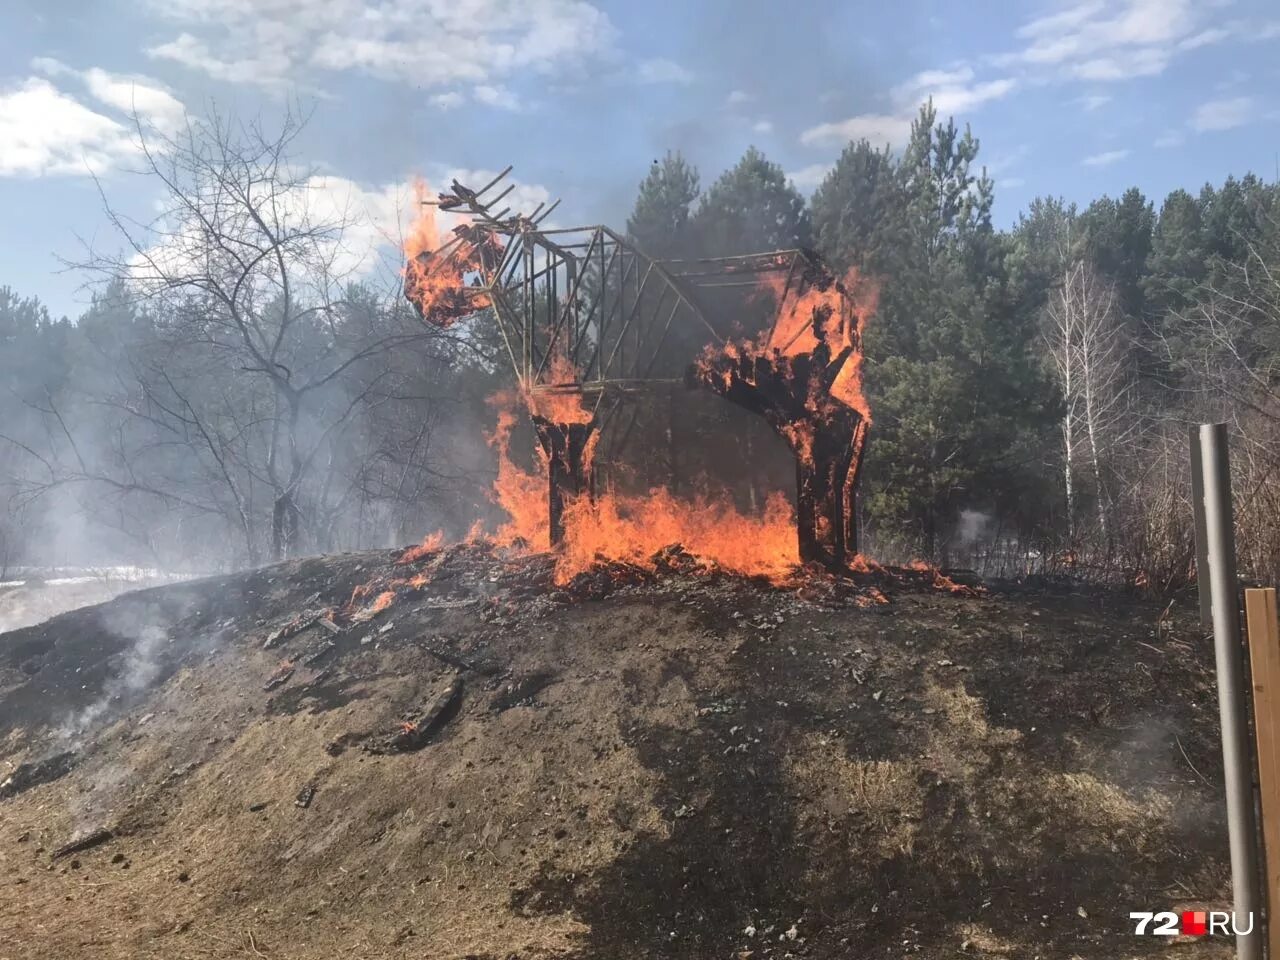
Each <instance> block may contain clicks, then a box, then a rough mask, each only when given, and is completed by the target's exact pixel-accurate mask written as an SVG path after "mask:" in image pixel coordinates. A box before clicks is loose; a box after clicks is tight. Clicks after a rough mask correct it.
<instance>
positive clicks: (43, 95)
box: [0, 77, 136, 177]
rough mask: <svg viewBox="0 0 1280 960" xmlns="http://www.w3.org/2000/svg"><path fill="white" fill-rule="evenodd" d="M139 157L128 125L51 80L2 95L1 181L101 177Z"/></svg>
mask: <svg viewBox="0 0 1280 960" xmlns="http://www.w3.org/2000/svg"><path fill="white" fill-rule="evenodd" d="M135 152H136V151H135V147H134V144H133V141H132V139H131V138H130V136H129V130H128V128H127V127H125V126H124V124H122V123H119V122H117V121H116V120H113V119H111V118H110V117H107V116H104V115H103V114H101V113H97V112H96V111H94V110H91V109H89V108H88V107H86V106H85V105H84V104H82V103H81V102H80V101H78V100H76V99H75V98H74V97H72V96H69V95H68V94H65V93H63V92H62V91H61V90H59V89H58V88H57V87H55V86H54V85H53V84H52V83H50V82H49V81H48V80H45V79H43V78H41V77H30V78H28V79H27V80H25V81H23V82H22V83H20V84H19V85H18V86H16V87H9V88H7V89H0V176H9V177H12V176H41V175H48V174H84V173H88V172H93V173H100V172H102V171H104V170H106V169H108V168H110V167H112V166H114V165H115V164H117V163H118V162H119V161H120V160H121V159H122V158H124V157H127V156H129V155H131V154H134V153H135Z"/></svg>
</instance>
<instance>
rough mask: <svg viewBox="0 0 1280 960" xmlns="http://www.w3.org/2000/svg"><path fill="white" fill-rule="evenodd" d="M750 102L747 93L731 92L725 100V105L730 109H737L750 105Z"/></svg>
mask: <svg viewBox="0 0 1280 960" xmlns="http://www.w3.org/2000/svg"><path fill="white" fill-rule="evenodd" d="M751 100H752V97H751V94H749V93H747V92H746V91H745V90H733V91H731V92H730V93H729V96H728V97H726V98H725V103H727V104H728V105H729V106H731V107H737V106H740V105H742V104H744V103H750V102H751Z"/></svg>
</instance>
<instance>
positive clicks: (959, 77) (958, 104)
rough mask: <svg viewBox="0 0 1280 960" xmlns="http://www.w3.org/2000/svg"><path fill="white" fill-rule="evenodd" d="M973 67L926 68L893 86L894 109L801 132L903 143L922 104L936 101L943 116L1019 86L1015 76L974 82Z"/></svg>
mask: <svg viewBox="0 0 1280 960" xmlns="http://www.w3.org/2000/svg"><path fill="white" fill-rule="evenodd" d="M973 78H974V73H973V69H972V68H971V67H968V66H960V67H955V68H951V69H946V70H926V71H924V72H922V73H918V74H916V75H915V76H913V77H912V78H911V79H910V80H908V81H907V82H906V83H903V84H900V85H899V86H897V87H895V88H894V90H893V101H894V104H895V107H896V112H894V113H864V114H859V115H857V116H854V117H850V118H848V119H847V120H841V121H836V122H831V123H823V124H819V125H818V126H816V127H810V128H809V129H808V130H805V131H804V132H803V133H801V134H800V142H801V143H803V144H805V145H807V146H825V145H835V144H842V143H845V142H847V141H849V140H862V139H864V138H865V139H866V140H868V141H870V142H871V143H872V144H874V145H876V146H882V145H884V144H886V143H887V144H889V145H890V146H895V147H896V146H901V145H902V144H904V143H906V141H907V138H908V136H910V134H911V123H912V121H913V120H914V119H915V117H916V114H917V111H918V110H919V108H920V105H921V104H922V103H924V102H925V101H927V100H932V101H933V106H934V109H936V110H937V111H938V114H939V115H940V116H942V117H949V116H954V115H955V114H963V113H968V112H970V111H972V110H976V109H977V108H978V107H980V106H982V105H983V104H984V103H988V102H990V101H993V100H1000V99H1002V98H1004V97H1006V96H1008V95H1009V94H1010V93H1012V92H1013V91H1014V90H1015V89H1017V86H1018V82H1017V81H1016V80H1015V79H1013V78H1011V77H1003V78H999V79H995V80H986V81H982V82H978V83H974V82H973Z"/></svg>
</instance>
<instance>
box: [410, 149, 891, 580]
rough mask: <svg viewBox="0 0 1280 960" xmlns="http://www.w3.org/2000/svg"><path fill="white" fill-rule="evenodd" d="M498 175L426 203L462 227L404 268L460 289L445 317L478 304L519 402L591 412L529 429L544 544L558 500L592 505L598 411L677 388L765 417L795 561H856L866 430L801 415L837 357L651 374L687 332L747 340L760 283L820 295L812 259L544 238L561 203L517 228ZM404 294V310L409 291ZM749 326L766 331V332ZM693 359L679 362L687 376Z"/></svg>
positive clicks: (827, 381)
mask: <svg viewBox="0 0 1280 960" xmlns="http://www.w3.org/2000/svg"><path fill="white" fill-rule="evenodd" d="M511 169H512V168H511V167H507V168H506V169H505V170H503V171H502V172H501V173H500V174H498V175H497V176H496V177H494V178H493V179H492V180H490V181H489V182H488V183H486V184H485V185H484V186H482V187H481V188H479V189H478V190H473V189H471V188H469V187H467V186H465V185H464V184H461V183H459V182H458V181H457V180H454V181H453V182H452V183H451V184H450V189H449V191H448V192H446V193H441V194H440V195H439V196H438V197H437V198H436V199H434V200H427V201H424V202H425V203H429V204H433V205H435V206H436V207H437V208H438V209H440V210H442V211H446V212H448V213H452V214H455V215H461V216H463V217H466V218H467V222H464V223H462V224H460V225H459V226H457V227H456V228H455V229H454V231H453V236H452V238H451V239H450V240H449V241H448V242H447V243H445V244H444V245H442V246H441V247H440V248H439V249H438V250H435V251H430V252H425V253H422V254H419V261H420V262H419V265H418V266H419V269H420V270H422V271H428V272H429V271H433V270H439V269H450V270H453V271H454V272H455V273H456V274H458V275H459V278H460V279H461V275H462V274H463V273H466V274H467V275H468V276H469V278H470V280H469V284H468V285H466V286H463V287H462V288H461V289H462V290H463V291H465V293H464V296H465V297H466V298H469V302H470V304H471V307H470V308H469V307H468V304H467V302H465V301H464V302H463V303H461V304H458V303H454V304H452V306H451V308H450V310H449V315H448V318H446V319H452V318H454V317H457V316H461V315H464V314H465V313H467V312H474V310H476V309H479V308H481V307H484V306H489V305H492V307H493V310H494V313H495V315H496V317H497V320H498V327H499V329H500V331H501V335H502V339H503V343H504V346H505V350H506V353H507V355H508V357H509V359H510V361H511V365H512V368H513V370H514V371H515V373H516V376H517V377H518V379H519V381H520V383H521V385H522V387H523V389H524V390H525V391H527V392H528V393H529V394H530V395H531V396H532V397H535V398H536V397H538V396H539V395H545V394H560V393H568V394H575V395H580V396H581V397H582V398H583V400H584V403H585V404H586V405H587V406H588V407H589V409H590V412H591V421H590V423H588V424H585V425H584V424H581V423H574V424H568V423H564V424H557V423H555V422H554V421H553V420H551V419H548V418H546V417H535V418H534V419H535V426H536V433H537V435H538V439H539V442H540V443H541V444H542V446H543V450H544V452H546V454H547V455H548V460H549V469H548V474H549V483H548V487H549V491H548V499H549V514H550V520H551V523H550V528H551V541H552V544H555V543H556V542H558V541H559V540H560V538H561V536H562V534H563V529H562V526H561V522H560V517H561V515H562V513H563V509H564V505H565V497H566V495H575V494H578V493H582V492H587V493H590V491H591V453H592V451H593V448H594V442H593V440H592V433H593V431H594V430H595V429H596V428H597V427H598V426H599V425H600V423H601V422H602V420H603V418H604V417H605V416H607V415H608V412H609V409H610V407H609V405H608V404H606V403H605V401H606V399H607V398H609V397H611V396H617V395H619V394H624V393H628V394H629V393H635V392H639V391H643V390H646V389H651V388H654V387H656V386H659V385H663V384H677V383H681V382H683V383H686V384H688V385H690V386H696V385H701V386H705V387H708V388H710V389H712V390H713V391H715V392H717V393H719V394H721V395H722V396H724V397H726V399H729V400H731V401H732V402H734V403H737V404H739V405H740V406H743V407H745V408H747V409H749V410H752V411H753V412H755V413H757V414H760V415H762V416H764V417H765V418H766V420H768V422H769V423H770V425H771V426H772V427H773V428H774V430H775V431H776V432H777V433H779V435H780V436H782V437H783V439H784V440H786V441H787V442H788V444H789V445H790V446H791V448H792V452H793V453H794V454H795V455H796V462H797V500H798V506H799V509H798V522H799V539H800V556H801V559H802V560H806V561H809V560H816V561H819V562H822V563H825V564H827V565H830V566H842V565H843V564H844V563H845V562H846V561H847V560H848V559H850V558H851V557H852V556H853V555H854V554H855V553H856V552H857V532H856V528H855V525H854V519H853V487H854V485H855V484H856V481H857V474H858V466H859V464H860V462H861V455H862V449H863V445H864V443H865V439H866V428H867V422H866V421H865V419H864V418H863V417H862V416H861V415H859V414H857V413H856V412H855V411H852V410H849V409H848V408H843V409H839V408H838V405H828V406H832V407H834V408H836V414H835V415H834V416H833V415H831V413H830V411H824V412H823V413H821V414H818V413H815V411H814V409H813V404H812V403H811V402H810V401H811V399H812V396H813V394H814V391H815V390H817V391H820V392H825V391H828V390H829V388H830V387H831V384H832V382H833V380H834V379H835V377H836V376H837V375H838V373H839V371H840V370H841V369H842V367H843V365H844V364H845V363H846V362H847V361H848V360H849V359H850V356H849V354H850V352H851V351H844V352H843V353H842V354H841V355H839V356H831V355H830V353H829V352H828V351H826V350H825V349H822V350H818V351H815V352H814V354H813V355H812V356H806V357H805V358H803V360H802V362H801V366H802V367H803V369H799V368H797V367H796V366H795V365H794V364H792V363H791V362H790V361H787V360H784V359H783V358H782V357H781V355H779V356H778V357H776V358H774V360H773V361H769V360H767V358H766V359H765V360H764V361H763V362H762V363H761V362H757V363H756V364H755V365H754V366H753V367H752V369H750V370H748V369H746V368H745V367H744V368H742V369H738V370H733V371H730V370H729V369H728V368H727V367H724V366H723V365H721V367H720V369H719V370H718V371H717V372H716V375H715V376H709V375H708V371H707V370H706V369H701V370H699V368H697V367H694V366H692V365H689V366H687V367H685V366H683V365H682V368H681V369H679V370H673V369H669V368H664V366H663V357H664V348H665V347H666V346H667V345H668V343H669V342H670V341H671V339H672V337H674V336H680V335H681V333H682V331H684V330H686V329H693V330H696V331H697V335H698V336H699V337H701V338H702V339H703V341H704V342H706V341H708V340H709V342H711V343H713V344H722V345H723V344H727V343H729V341H730V339H731V338H732V337H734V336H740V335H742V334H743V333H748V332H750V331H743V330H742V329H741V321H742V318H743V315H744V313H749V312H750V310H745V309H744V304H747V303H748V302H749V301H750V299H751V295H752V293H753V292H754V291H757V290H759V289H760V287H761V284H762V283H765V282H769V283H772V284H773V285H774V286H775V287H776V288H778V289H780V290H781V294H782V296H781V298H780V299H781V300H782V301H785V300H786V298H787V297H788V296H790V295H792V294H793V293H797V294H798V293H799V292H801V291H804V290H807V289H809V288H811V287H812V286H813V285H814V284H818V285H829V284H831V283H834V282H835V281H834V278H833V277H832V275H831V273H830V271H829V270H827V268H826V267H825V265H824V264H823V263H822V262H821V260H820V259H819V258H818V257H817V256H816V254H814V253H812V252H811V251H807V250H801V249H792V250H779V251H772V252H768V253H758V254H749V255H746V256H737V257H714V258H699V259H684V260H677V259H658V258H654V257H650V256H648V255H646V254H645V253H644V252H642V251H641V250H640V249H638V248H637V247H636V245H635V244H634V243H632V242H631V241H630V240H628V239H627V238H625V237H622V236H620V235H618V234H617V233H615V232H614V231H613V230H611V229H609V228H608V227H607V226H603V225H595V226H585V227H567V228H555V227H544V226H543V224H544V223H545V222H546V221H547V219H548V217H550V215H551V214H552V212H553V211H554V210H555V209H556V208H557V207H558V206H559V203H560V201H559V200H557V201H556V202H555V203H552V204H550V205H549V206H547V205H546V204H539V205H538V207H537V208H536V209H535V210H533V211H532V212H531V213H528V214H523V213H513V212H512V210H511V208H510V207H509V206H504V204H503V201H504V200H505V199H506V198H507V197H508V196H509V195H510V194H511V192H512V191H513V190H514V189H515V186H514V184H507V185H506V186H505V187H503V186H502V184H503V181H504V180H505V179H506V178H507V176H508V175H509V174H510V173H511ZM450 264H451V266H448V265H450ZM406 276H408V274H407V275H406ZM837 286H838V285H837ZM824 289H826V286H824ZM405 292H406V296H408V297H409V299H410V300H411V301H412V300H413V299H414V297H413V295H412V291H411V289H410V285H409V282H408V280H406V291H405ZM839 303H840V307H839V316H836V317H823V318H819V319H816V320H815V324H818V323H840V324H843V325H845V327H850V328H851V325H852V323H853V318H852V310H853V305H852V301H851V299H850V298H849V297H848V296H847V295H846V293H845V292H844V291H843V288H839ZM415 305H416V304H415ZM781 306H782V303H779V304H778V305H777V307H778V309H779V310H780V309H781ZM419 311H420V312H421V307H419ZM425 319H429V320H430V319H433V318H431V317H425ZM760 319H761V320H762V322H763V323H764V325H765V327H766V328H767V327H768V324H769V322H770V321H769V318H766V317H764V316H761V318H760ZM772 322H773V323H776V322H777V317H776V316H775V317H774V318H772ZM784 346H786V345H784ZM855 346H856V344H855ZM693 360H694V358H693V357H688V358H687V361H689V362H690V364H691V362H692V361H693ZM757 360H761V358H757ZM819 420H820V421H821V422H817V421H819ZM806 421H811V422H808V424H807V428H804V429H798V427H800V426H801V425H803V424H804V423H805V422H806ZM801 433H803V434H805V435H806V436H810V437H817V438H818V440H817V442H816V443H814V442H810V441H805V442H804V447H805V449H804V450H801V449H799V448H798V443H799V442H800V441H798V440H797V436H798V435H799V434H801ZM815 455H816V459H817V462H816V463H815V462H814V460H815Z"/></svg>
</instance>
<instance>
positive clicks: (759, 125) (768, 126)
mask: <svg viewBox="0 0 1280 960" xmlns="http://www.w3.org/2000/svg"><path fill="white" fill-rule="evenodd" d="M751 129H752V130H753V131H754V132H755V133H760V134H769V133H773V123H772V122H771V121H769V120H757V121H756V122H755V123H753V124H752V125H751Z"/></svg>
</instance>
